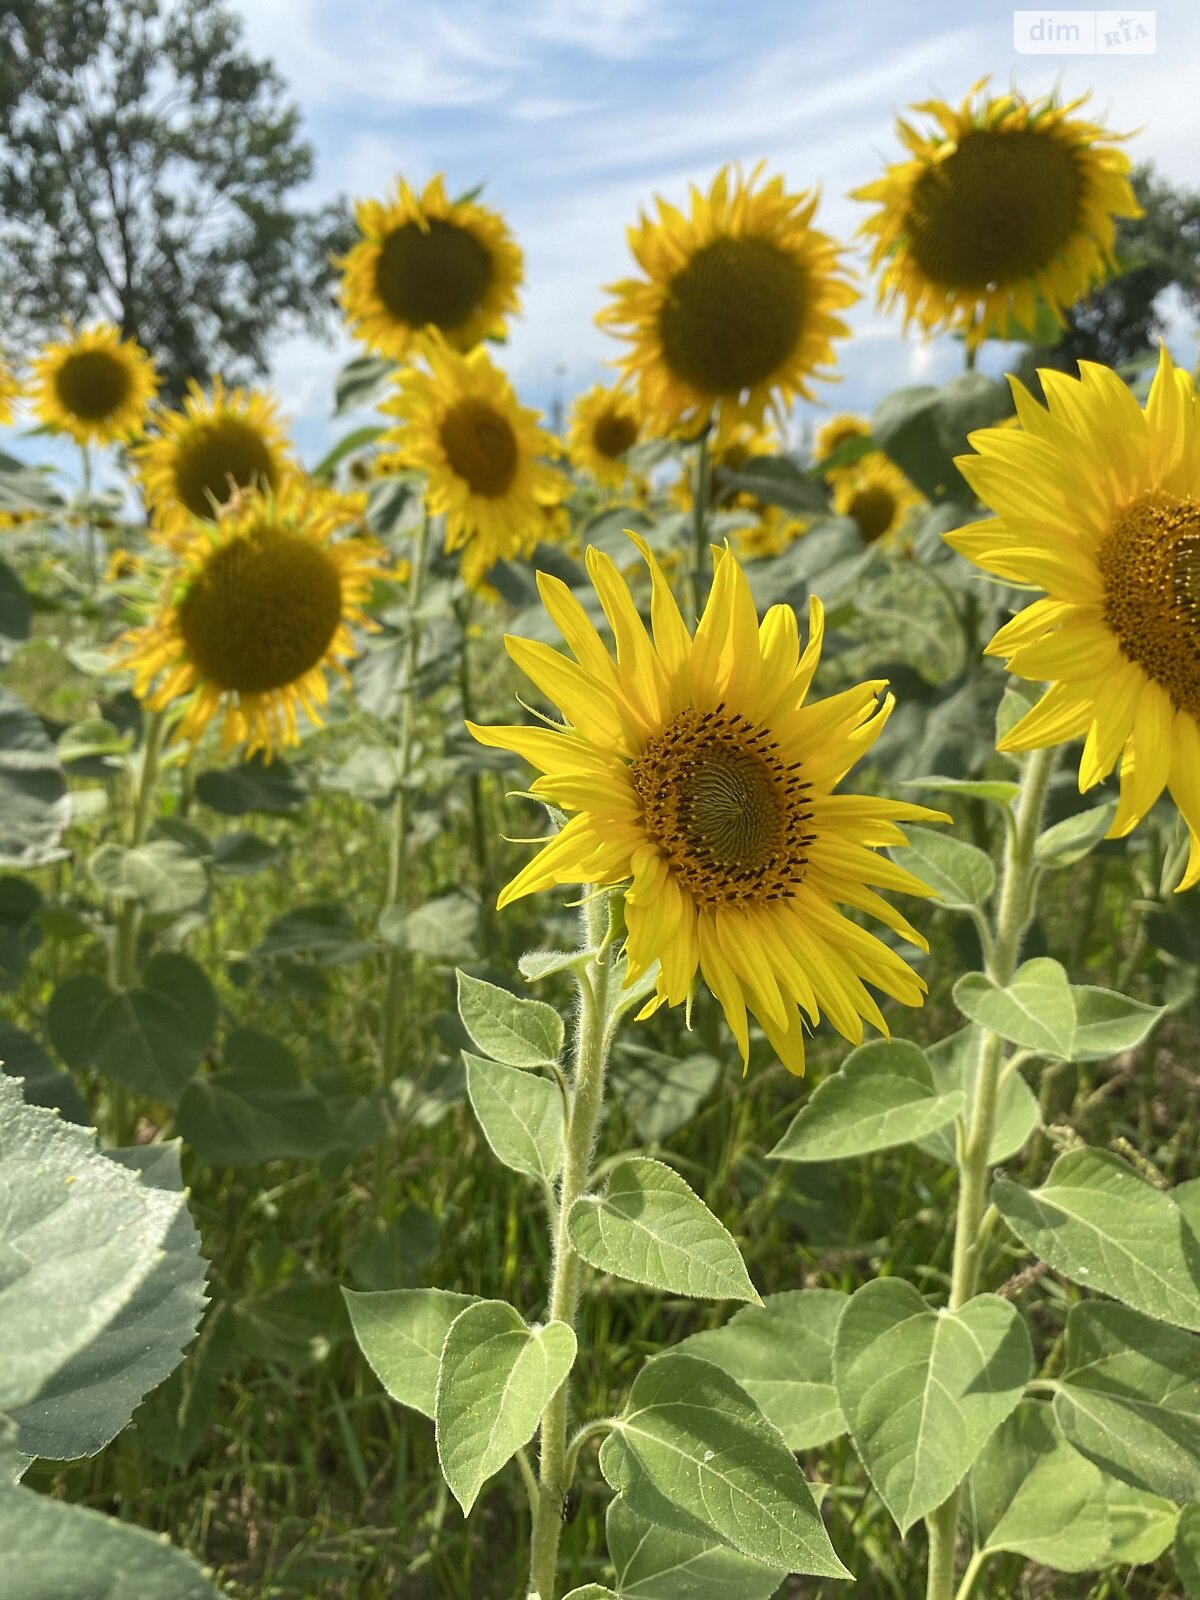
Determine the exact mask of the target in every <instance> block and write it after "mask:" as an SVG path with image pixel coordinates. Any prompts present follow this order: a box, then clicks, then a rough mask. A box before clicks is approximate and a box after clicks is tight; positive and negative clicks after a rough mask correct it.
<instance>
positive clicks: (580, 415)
mask: <svg viewBox="0 0 1200 1600" xmlns="http://www.w3.org/2000/svg"><path fill="white" fill-rule="evenodd" d="M641 427H642V425H641V419H640V417H639V416H638V410H637V406H636V404H635V403H634V400H633V396H632V395H631V394H629V393H628V392H627V391H623V390H621V389H620V388H609V387H607V386H606V385H605V384H602V383H597V384H596V385H594V387H592V388H591V389H589V390H588V391H587V393H586V394H581V395H579V396H578V397H577V398H576V401H575V404H574V405H573V406H572V408H571V427H570V432H569V437H568V442H569V446H570V453H571V460H572V462H573V463H574V465H575V466H576V467H578V468H579V469H580V470H581V471H582V472H589V473H591V475H592V477H593V478H594V479H595V480H596V482H597V483H598V484H601V485H602V486H603V487H604V488H606V489H619V488H621V487H622V485H623V484H624V483H625V482H626V480H627V479H628V477H629V467H628V466H627V464H626V461H625V457H626V456H627V455H628V453H629V451H630V450H632V449H633V447H634V445H635V444H636V443H637V442H638V438H639V436H640V434H641Z"/></svg>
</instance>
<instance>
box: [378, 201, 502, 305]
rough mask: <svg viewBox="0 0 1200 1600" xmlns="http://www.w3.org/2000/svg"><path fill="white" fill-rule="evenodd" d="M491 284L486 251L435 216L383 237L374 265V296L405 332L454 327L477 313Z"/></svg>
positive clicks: (463, 231)
mask: <svg viewBox="0 0 1200 1600" xmlns="http://www.w3.org/2000/svg"><path fill="white" fill-rule="evenodd" d="M491 281H492V255H491V251H490V250H489V249H488V248H487V246H486V245H485V244H483V243H482V242H481V241H480V240H479V239H477V238H476V237H475V235H474V234H473V233H469V232H468V231H467V229H466V228H460V227H459V226H458V225H457V223H453V222H446V221H444V220H443V219H442V218H441V217H431V218H429V220H428V221H427V222H426V223H425V224H424V225H423V226H421V225H418V224H417V223H415V222H406V223H405V224H404V226H403V227H400V228H397V229H396V230H395V232H394V233H389V234H388V236H387V237H386V238H385V239H384V241H383V243H382V245H381V246H380V249H379V258H378V260H377V261H376V263H375V292H376V294H377V295H378V296H379V298H380V299H381V300H382V301H383V303H384V305H385V306H386V307H387V309H388V311H390V312H391V314H392V316H393V317H395V318H396V320H397V322H405V323H407V324H408V325H409V327H410V328H424V327H428V326H429V324H430V323H432V324H433V326H434V327H435V328H441V329H443V330H445V331H449V330H451V329H453V328H457V327H459V326H460V325H461V324H462V323H464V322H465V321H466V320H467V318H468V317H470V316H471V315H472V313H473V312H475V311H478V309H479V307H480V305H481V304H482V302H483V299H484V296H485V295H486V293H487V290H488V286H489V285H490V283H491Z"/></svg>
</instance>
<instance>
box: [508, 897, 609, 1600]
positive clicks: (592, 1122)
mask: <svg viewBox="0 0 1200 1600" xmlns="http://www.w3.org/2000/svg"><path fill="white" fill-rule="evenodd" d="M607 899H608V897H607V896H603V897H595V896H593V897H590V898H588V899H585V901H584V905H583V924H584V926H583V939H584V944H583V948H584V949H585V950H587V949H595V948H596V947H597V946H599V948H598V949H597V950H596V956H595V959H594V960H592V961H590V962H589V963H588V965H587V967H585V968H584V969H583V970H582V971H581V972H580V974H579V980H578V981H579V1013H578V1021H577V1024H576V1033H575V1051H574V1055H575V1071H574V1075H573V1081H572V1084H571V1112H570V1116H569V1118H568V1119H567V1127H566V1134H565V1156H564V1160H563V1170H562V1177H561V1179H560V1180H559V1189H558V1214H557V1219H556V1225H555V1229H554V1239H553V1245H554V1268H553V1273H552V1276H551V1280H550V1318H551V1320H552V1321H556V1322H565V1323H566V1324H567V1325H568V1326H569V1327H571V1328H574V1326H575V1317H576V1313H577V1311H578V1307H579V1276H580V1265H579V1257H578V1256H577V1255H576V1253H575V1246H574V1245H573V1244H572V1243H571V1235H570V1226H569V1225H570V1216H571V1207H572V1206H573V1205H574V1204H575V1202H576V1200H578V1199H579V1198H580V1196H581V1195H582V1194H584V1193H585V1192H586V1190H587V1187H588V1178H589V1174H590V1171H591V1160H592V1145H593V1143H594V1142H595V1138H596V1125H597V1123H598V1122H599V1119H600V1108H601V1106H602V1104H603V1102H604V1072H605V1067H606V1064H607V1059H608V1046H609V1039H610V1035H611V1031H612V1025H613V1022H614V1014H613V1013H614V1008H613V1007H612V1005H611V1003H610V993H609V985H610V977H611V972H610V963H611V960H612V950H613V946H612V942H611V940H608V939H606V938H604V936H603V930H602V927H601V925H600V919H601V918H602V917H604V916H605V915H606V910H607V907H606V902H607ZM570 1402H571V1396H570V1379H569V1378H568V1379H567V1381H566V1382H565V1383H564V1384H563V1386H562V1388H561V1389H559V1391H558V1393H557V1394H556V1395H555V1396H554V1398H553V1400H551V1402H550V1404H549V1405H548V1406H547V1407H546V1410H545V1413H544V1414H543V1416H542V1431H541V1457H540V1460H539V1463H538V1504H537V1510H536V1512H535V1514H534V1519H533V1537H532V1541H531V1546H530V1554H529V1592H530V1597H531V1600H532V1597H533V1596H536V1597H537V1600H555V1595H556V1593H557V1577H556V1574H557V1568H558V1540H559V1535H560V1533H561V1532H562V1505H563V1498H564V1496H565V1495H566V1492H567V1490H568V1489H569V1488H570V1487H571V1472H570V1471H568V1465H569V1466H570V1469H571V1471H573V1469H574V1465H575V1459H576V1457H577V1455H578V1451H575V1452H574V1453H573V1454H572V1455H571V1458H570V1462H569V1463H568V1451H567V1418H568V1414H569V1410H570Z"/></svg>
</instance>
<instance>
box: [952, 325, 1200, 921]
mask: <svg viewBox="0 0 1200 1600" xmlns="http://www.w3.org/2000/svg"><path fill="white" fill-rule="evenodd" d="M1080 373H1081V376H1080V378H1078V379H1075V378H1068V377H1067V376H1066V375H1065V374H1063V373H1061V372H1041V373H1039V377H1040V378H1041V380H1042V387H1043V389H1044V391H1045V394H1046V398H1047V402H1048V405H1047V407H1042V406H1040V405H1038V404H1037V402H1036V401H1035V400H1034V399H1033V398H1032V397H1031V396H1030V395H1029V394H1028V393H1027V392H1026V391H1025V389H1023V388H1022V387H1021V385H1020V384H1019V383H1017V382H1016V380H1015V379H1014V380H1011V381H1012V384H1013V392H1014V394H1015V396H1016V401H1017V416H1018V418H1019V420H1020V423H1021V427H1020V430H1019V431H1017V432H1013V431H1012V430H1010V429H1006V428H986V429H984V430H982V431H981V432H979V433H973V434H972V435H971V436H970V442H971V444H972V446H973V447H974V448H975V450H976V451H977V452H978V453H977V454H976V455H972V456H963V457H960V458H959V461H958V466H959V468H960V470H961V471H962V473H963V476H964V477H965V478H966V480H967V482H968V483H969V484H970V485H971V487H972V488H973V489H974V490H975V491H976V493H977V494H978V495H979V496H980V498H981V499H982V500H983V501H984V503H985V504H986V505H988V506H990V507H991V508H992V509H993V510H994V511H995V512H996V513H997V515H996V517H995V519H994V520H989V521H986V522H976V523H972V524H971V525H970V526H968V527H965V528H960V529H959V530H958V531H957V532H955V533H950V534H947V535H946V537H947V539H948V540H949V542H950V543H951V544H952V545H953V546H954V548H955V549H956V550H958V551H959V552H961V554H963V555H965V556H966V557H967V558H968V559H969V560H971V561H973V562H975V564H976V565H977V566H980V567H983V568H984V570H985V571H987V572H991V573H994V574H995V575H996V576H997V577H999V578H1003V579H1004V580H1005V581H1006V582H1009V583H1020V584H1032V585H1034V586H1036V587H1037V588H1040V589H1043V590H1045V596H1044V598H1042V599H1039V600H1035V601H1034V602H1033V604H1032V605H1029V606H1027V607H1026V608H1025V609H1024V610H1023V611H1021V612H1019V613H1018V614H1017V615H1016V616H1015V617H1013V618H1012V620H1011V621H1010V622H1008V623H1006V624H1005V626H1004V627H1003V628H1001V629H1000V632H999V633H998V634H997V635H996V637H995V638H994V639H993V640H992V642H991V644H989V645H988V647H987V653H988V654H989V655H995V656H1004V657H1006V658H1007V663H1008V669H1009V671H1010V672H1013V673H1015V674H1016V675H1017V676H1018V677H1021V678H1030V679H1033V680H1035V681H1039V682H1048V683H1049V685H1050V687H1049V689H1048V690H1047V692H1046V694H1045V695H1044V696H1043V697H1042V699H1041V700H1040V701H1039V702H1038V704H1037V705H1036V706H1035V707H1034V708H1033V710H1032V711H1030V712H1029V713H1028V715H1027V716H1024V717H1022V719H1021V720H1020V722H1018V723H1017V724H1016V726H1015V727H1014V728H1012V729H1010V730H1009V732H1008V733H1007V734H1006V735H1005V737H1004V739H1003V740H1002V742H1001V745H1000V748H1001V749H1003V750H1032V749H1041V748H1045V747H1046V746H1049V745H1056V744H1062V743H1065V742H1066V741H1067V740H1069V739H1074V738H1080V737H1082V738H1083V740H1084V745H1083V757H1082V760H1081V762H1080V767H1079V787H1080V789H1081V790H1087V789H1090V788H1091V787H1092V786H1093V785H1094V784H1097V783H1100V782H1101V781H1102V780H1103V779H1104V778H1106V777H1107V776H1108V774H1109V773H1110V772H1111V771H1112V769H1113V767H1114V766H1115V765H1116V762H1117V759H1118V757H1119V758H1120V761H1121V769H1120V803H1119V804H1118V807H1117V812H1116V816H1115V817H1114V819H1113V825H1112V827H1111V828H1110V830H1109V837H1110V838H1116V839H1119V838H1123V837H1124V835H1125V834H1127V833H1129V832H1130V831H1131V830H1132V829H1133V828H1135V827H1136V826H1137V824H1138V823H1139V822H1140V821H1141V819H1142V818H1143V817H1144V816H1145V815H1146V813H1147V812H1148V811H1149V810H1150V808H1151V806H1152V805H1153V804H1154V803H1155V801H1156V800H1157V799H1158V797H1159V795H1160V794H1161V793H1162V791H1163V789H1164V788H1166V789H1168V790H1169V791H1170V793H1171V796H1172V798H1173V799H1174V801H1175V803H1176V805H1177V806H1178V807H1179V810H1180V811H1181V813H1182V814H1183V820H1184V822H1185V823H1186V824H1187V827H1188V830H1189V833H1190V835H1191V853H1190V856H1189V859H1188V864H1187V869H1186V871H1185V873H1184V877H1183V882H1182V883H1181V884H1180V885H1179V887H1180V888H1181V889H1186V888H1190V887H1191V885H1192V884H1194V883H1197V882H1200V402H1198V401H1197V395H1196V384H1195V381H1194V380H1193V379H1192V378H1191V376H1190V375H1189V374H1188V373H1186V372H1184V371H1182V370H1180V369H1177V368H1176V367H1175V366H1174V365H1173V363H1172V361H1171V358H1170V356H1169V355H1168V354H1167V352H1166V350H1165V349H1164V350H1163V351H1162V353H1161V355H1160V358H1159V364H1158V371H1157V373H1156V374H1155V377H1154V382H1153V383H1152V385H1151V387H1150V395H1149V399H1148V400H1147V403H1146V409H1145V410H1144V411H1143V410H1141V408H1140V407H1139V406H1138V404H1137V401H1136V400H1135V399H1134V398H1133V396H1132V394H1131V393H1130V392H1129V390H1128V389H1127V388H1126V386H1125V384H1123V383H1122V382H1121V380H1120V378H1118V377H1117V375H1116V373H1114V372H1111V371H1110V370H1109V369H1108V368H1107V367H1101V366H1097V365H1095V364H1094V363H1093V362H1090V361H1084V362H1080Z"/></svg>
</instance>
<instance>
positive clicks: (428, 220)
mask: <svg viewBox="0 0 1200 1600" xmlns="http://www.w3.org/2000/svg"><path fill="white" fill-rule="evenodd" d="M354 214H355V219H356V220H357V222H358V228H359V232H360V233H361V234H362V238H361V239H360V240H359V242H358V243H357V244H356V245H355V246H354V248H353V249H352V250H351V251H350V253H349V255H347V256H345V257H344V258H343V260H342V262H341V267H342V274H343V276H342V289H341V299H342V304H343V306H344V307H345V310H346V316H347V317H348V319H349V322H350V326H351V330H352V331H353V332H354V333H355V334H356V336H357V337H358V338H360V339H361V340H362V341H363V342H364V344H366V345H367V347H368V348H369V349H371V350H375V351H377V352H378V353H379V354H380V355H382V356H390V357H391V358H392V359H393V360H395V361H403V360H405V359H406V358H407V356H408V355H409V353H410V351H411V348H412V343H413V339H414V337H415V336H416V335H418V334H421V333H426V332H428V333H435V334H440V335H441V337H442V338H444V339H445V340H446V342H447V343H448V344H450V345H452V346H453V347H454V348H455V349H456V350H470V349H471V348H472V347H473V346H474V345H477V344H478V343H479V341H480V340H481V339H485V338H487V337H488V335H489V334H501V333H503V332H504V329H505V325H506V322H507V319H508V318H509V317H510V316H511V315H513V314H514V313H515V312H516V311H517V310H518V309H519V307H520V300H519V297H518V294H517V290H518V289H519V287H520V285H521V281H522V278H523V277H524V265H523V262H522V258H521V252H520V250H519V249H518V248H517V245H516V243H515V242H514V240H513V238H512V235H511V234H510V233H509V231H508V228H507V226H506V225H505V222H504V219H503V217H501V216H500V215H499V213H498V212H495V211H491V210H489V209H488V208H487V207H486V206H481V205H478V204H477V203H476V202H475V201H474V200H453V201H452V200H449V199H448V198H447V196H446V188H445V183H444V180H443V179H442V177H441V176H440V175H439V176H437V177H435V178H433V179H431V180H430V182H429V183H427V184H426V186H425V189H424V192H423V193H421V194H418V193H417V192H416V190H415V189H412V188H410V187H409V185H408V184H407V183H405V182H404V181H403V180H402V179H398V180H397V184H396V191H395V194H394V195H393V196H390V197H389V198H386V199H384V200H382V201H380V200H362V201H360V202H359V203H358V204H357V205H356V206H355V208H354Z"/></svg>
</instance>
